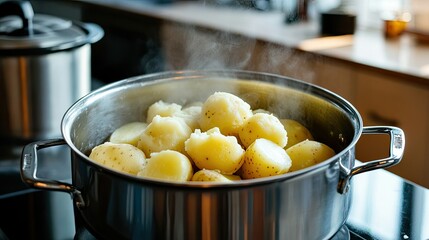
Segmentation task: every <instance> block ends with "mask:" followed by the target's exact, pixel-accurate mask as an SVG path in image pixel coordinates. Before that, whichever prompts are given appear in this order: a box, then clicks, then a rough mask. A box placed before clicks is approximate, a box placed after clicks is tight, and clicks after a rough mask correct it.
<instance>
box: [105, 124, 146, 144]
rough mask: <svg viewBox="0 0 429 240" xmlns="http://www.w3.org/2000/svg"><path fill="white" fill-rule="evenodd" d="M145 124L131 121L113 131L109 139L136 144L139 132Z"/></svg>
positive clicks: (115, 141)
mask: <svg viewBox="0 0 429 240" xmlns="http://www.w3.org/2000/svg"><path fill="white" fill-rule="evenodd" d="M146 126H147V123H144V122H131V123H127V124H125V125H122V126H121V127H119V128H117V129H116V130H115V131H113V133H112V135H110V139H109V141H110V142H112V143H128V144H131V145H133V146H137V142H138V141H139V139H140V134H142V133H143V131H144V130H145V128H146Z"/></svg>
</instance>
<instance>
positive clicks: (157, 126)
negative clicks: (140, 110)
mask: <svg viewBox="0 0 429 240" xmlns="http://www.w3.org/2000/svg"><path fill="white" fill-rule="evenodd" d="M191 133H192V131H191V129H190V128H189V126H188V125H187V124H186V123H185V122H184V121H183V120H182V119H180V118H178V117H161V116H159V115H157V116H155V117H154V118H153V120H152V122H151V123H149V125H147V127H146V129H145V130H144V131H143V133H142V134H141V135H140V140H139V142H138V143H137V147H138V148H140V149H141V150H143V152H144V153H145V154H146V156H149V155H150V154H151V153H153V152H160V151H162V150H168V149H169V150H176V151H179V152H181V153H185V140H186V139H188V138H189V136H190V135H191Z"/></svg>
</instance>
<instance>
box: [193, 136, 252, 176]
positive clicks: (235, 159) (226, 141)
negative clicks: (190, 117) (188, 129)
mask: <svg viewBox="0 0 429 240" xmlns="http://www.w3.org/2000/svg"><path fill="white" fill-rule="evenodd" d="M185 150H186V152H187V154H188V155H189V156H190V157H191V159H192V160H193V162H194V163H195V165H196V166H197V167H198V168H199V169H209V170H218V171H220V172H221V173H222V174H233V173H235V172H236V171H237V170H238V169H239V168H240V167H241V165H242V164H243V159H242V157H243V154H244V149H243V148H242V147H241V145H240V144H239V143H238V142H237V138H235V137H234V136H225V135H223V134H222V133H221V132H220V130H219V128H213V129H210V130H209V131H207V132H201V131H200V130H199V129H197V130H195V132H194V133H192V134H191V136H190V137H189V139H188V140H186V142H185Z"/></svg>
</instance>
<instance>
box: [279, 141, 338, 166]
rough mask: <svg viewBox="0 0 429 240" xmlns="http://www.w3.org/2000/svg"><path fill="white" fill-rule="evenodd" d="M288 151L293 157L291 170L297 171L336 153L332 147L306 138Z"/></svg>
mask: <svg viewBox="0 0 429 240" xmlns="http://www.w3.org/2000/svg"><path fill="white" fill-rule="evenodd" d="M286 152H287V154H288V155H289V156H290V158H291V159H292V167H291V169H290V171H297V170H300V169H303V168H307V167H310V166H313V165H315V164H317V163H320V162H323V161H325V160H326V159H328V158H330V157H332V156H334V155H335V152H334V150H333V149H332V148H330V147H329V146H327V145H326V144H323V143H320V142H317V141H313V140H304V141H302V142H300V143H297V144H295V145H293V146H292V147H290V148H288V149H287V150H286Z"/></svg>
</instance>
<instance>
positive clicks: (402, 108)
mask: <svg viewBox="0 0 429 240" xmlns="http://www.w3.org/2000/svg"><path fill="white" fill-rule="evenodd" d="M355 106H356V107H357V109H358V111H359V112H360V114H361V115H362V118H363V123H364V126H371V125H394V126H397V127H400V128H401V129H403V130H404V132H405V139H406V144H405V154H404V157H403V159H402V161H401V162H400V163H399V164H398V165H396V166H394V167H391V168H389V169H388V170H389V171H391V172H393V173H395V174H397V175H400V176H401V177H404V178H406V179H408V180H410V181H412V182H415V183H417V184H420V185H423V186H425V187H429V174H427V171H428V170H429V157H428V156H429V141H428V134H429V89H428V88H427V87H426V86H420V85H414V84H413V83H407V82H406V80H404V79H396V78H394V77H387V76H386V75H382V74H380V73H375V72H374V73H373V72H369V71H368V72H365V71H359V72H357V73H356V89H355ZM388 142H389V139H388V136H387V135H386V136H384V135H382V136H376V135H363V136H362V138H361V139H360V141H359V142H358V144H357V147H356V158H357V159H359V160H361V161H368V160H373V159H378V158H382V157H385V156H387V154H388V153H389V152H388V149H389V148H388Z"/></svg>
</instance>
